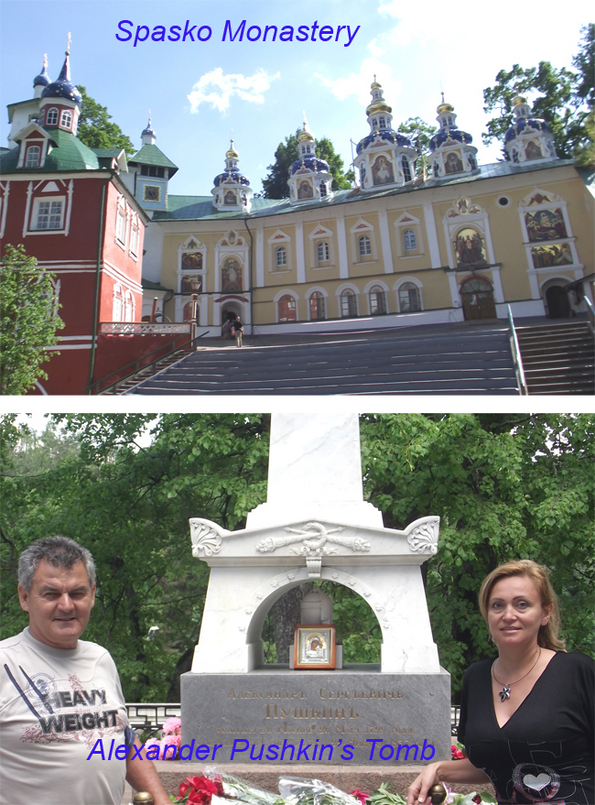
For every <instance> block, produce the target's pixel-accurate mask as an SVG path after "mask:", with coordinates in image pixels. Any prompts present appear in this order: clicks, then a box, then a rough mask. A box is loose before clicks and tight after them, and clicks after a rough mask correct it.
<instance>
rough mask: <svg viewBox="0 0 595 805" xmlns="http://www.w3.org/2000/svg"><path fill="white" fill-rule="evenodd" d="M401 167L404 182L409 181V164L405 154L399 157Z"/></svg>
mask: <svg viewBox="0 0 595 805" xmlns="http://www.w3.org/2000/svg"><path fill="white" fill-rule="evenodd" d="M401 167H402V168H403V179H404V180H405V181H406V182H410V181H411V166H410V165H409V160H408V159H407V157H406V156H402V157H401Z"/></svg>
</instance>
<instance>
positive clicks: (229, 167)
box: [213, 140, 250, 187]
mask: <svg viewBox="0 0 595 805" xmlns="http://www.w3.org/2000/svg"><path fill="white" fill-rule="evenodd" d="M238 156H239V154H238V152H237V151H236V150H235V148H234V145H233V140H232V141H231V145H230V148H229V151H227V152H226V154H225V170H224V172H223V173H220V174H219V175H218V176H215V178H214V179H213V184H214V186H215V187H219V185H220V184H222V183H223V182H229V181H232V182H236V183H237V184H240V185H244V187H249V186H250V179H248V177H247V176H244V174H243V173H240V171H239V169H238Z"/></svg>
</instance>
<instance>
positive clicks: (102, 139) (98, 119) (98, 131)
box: [77, 86, 137, 157]
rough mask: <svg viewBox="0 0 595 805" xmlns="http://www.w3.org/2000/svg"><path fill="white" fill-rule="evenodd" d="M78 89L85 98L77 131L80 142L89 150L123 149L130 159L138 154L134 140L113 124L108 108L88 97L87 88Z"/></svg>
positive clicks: (80, 87)
mask: <svg viewBox="0 0 595 805" xmlns="http://www.w3.org/2000/svg"><path fill="white" fill-rule="evenodd" d="M77 89H78V90H79V92H80V93H81V95H82V96H83V102H82V105H81V113H80V116H79V122H78V130H77V137H78V138H79V140H81V141H82V142H84V144H85V145H87V146H88V147H89V148H123V149H124V150H125V151H126V155H127V156H129V157H131V156H132V155H133V154H134V153H136V151H137V149H136V148H135V147H134V144H133V143H132V140H131V139H130V137H128V136H127V135H126V134H124V132H123V131H122V129H121V128H120V127H119V126H118V125H117V123H113V122H112V116H111V115H110V114H108V111H107V108H106V107H105V106H101V105H100V104H99V103H97V101H96V100H94V99H93V98H91V97H90V96H89V95H87V90H86V88H85V87H83V86H79V87H77Z"/></svg>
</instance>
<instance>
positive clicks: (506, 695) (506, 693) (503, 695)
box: [498, 685, 510, 702]
mask: <svg viewBox="0 0 595 805" xmlns="http://www.w3.org/2000/svg"><path fill="white" fill-rule="evenodd" d="M498 692H499V693H500V701H501V702H505V701H506V699H510V685H504V687H503V688H502V690H501V691H498Z"/></svg>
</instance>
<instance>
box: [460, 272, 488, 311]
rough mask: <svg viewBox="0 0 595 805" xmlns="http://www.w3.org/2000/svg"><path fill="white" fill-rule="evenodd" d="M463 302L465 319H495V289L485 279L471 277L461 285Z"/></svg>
mask: <svg viewBox="0 0 595 805" xmlns="http://www.w3.org/2000/svg"><path fill="white" fill-rule="evenodd" d="M460 293H461V302H462V303H463V312H464V314H465V319H467V320H470V321H473V320H475V319H495V318H496V305H495V303H494V289H493V288H492V284H491V283H490V282H489V281H488V280H487V279H485V278H484V277H469V279H466V280H465V281H464V282H463V283H462V284H461V291H460Z"/></svg>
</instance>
